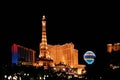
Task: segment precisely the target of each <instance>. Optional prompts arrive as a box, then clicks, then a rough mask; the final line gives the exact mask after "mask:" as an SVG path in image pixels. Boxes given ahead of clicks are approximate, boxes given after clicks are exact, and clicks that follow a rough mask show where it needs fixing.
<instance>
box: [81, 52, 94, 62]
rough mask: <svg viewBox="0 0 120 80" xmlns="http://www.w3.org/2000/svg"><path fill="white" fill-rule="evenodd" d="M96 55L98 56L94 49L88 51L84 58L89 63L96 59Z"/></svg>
mask: <svg viewBox="0 0 120 80" xmlns="http://www.w3.org/2000/svg"><path fill="white" fill-rule="evenodd" d="M95 57H96V55H95V54H94V53H93V52H92V51H87V52H86V53H85V54H84V56H83V58H84V60H85V62H86V63H87V64H93V63H94V61H95V60H94V58H95Z"/></svg>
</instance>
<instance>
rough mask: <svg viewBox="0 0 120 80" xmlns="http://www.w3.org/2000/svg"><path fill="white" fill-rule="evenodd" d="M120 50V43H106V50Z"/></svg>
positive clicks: (109, 51)
mask: <svg viewBox="0 0 120 80" xmlns="http://www.w3.org/2000/svg"><path fill="white" fill-rule="evenodd" d="M112 51H120V43H114V44H107V52H108V53H111V52H112Z"/></svg>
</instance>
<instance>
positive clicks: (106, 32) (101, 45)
mask: <svg viewBox="0 0 120 80" xmlns="http://www.w3.org/2000/svg"><path fill="white" fill-rule="evenodd" d="M23 6H24V8H22V7H21V8H20V7H19V6H16V7H17V8H18V9H17V10H16V8H14V7H12V6H10V7H9V8H7V9H6V12H5V13H7V12H9V11H10V13H9V14H8V15H4V17H3V20H2V22H3V23H2V24H4V25H3V29H1V32H0V33H1V34H2V35H1V38H0V39H1V43H0V44H1V50H2V53H3V54H4V55H3V56H4V57H5V58H4V61H5V64H6V63H7V61H8V62H10V60H11V45H12V44H13V43H17V44H19V45H22V46H25V47H28V48H32V49H33V50H36V54H37V55H39V43H40V42H41V27H42V26H41V18H42V16H43V15H45V16H46V19H47V40H48V44H52V45H55V44H65V43H69V42H72V43H73V44H74V45H75V48H76V49H78V53H79V63H84V64H85V62H84V60H83V54H84V53H85V52H86V51H88V50H90V51H93V52H94V53H95V54H96V60H95V64H96V63H97V64H99V65H102V64H103V61H104V59H105V58H106V54H105V52H106V51H107V49H106V45H107V44H108V43H116V42H120V38H119V34H120V31H119V29H118V26H119V22H118V20H117V19H118V18H119V16H118V14H119V12H118V11H117V10H116V9H114V8H112V7H110V8H107V7H106V6H105V7H100V6H97V5H95V6H96V7H94V6H87V5H86V7H85V5H84V6H80V7H77V6H76V7H70V5H69V6H68V7H65V5H64V8H59V7H58V6H57V5H56V8H57V9H56V8H54V7H50V8H48V7H46V8H43V7H42V8H39V7H40V6H39V5H38V6H34V7H32V8H31V7H30V5H28V6H29V8H28V7H25V5H23ZM3 14H4V12H3ZM2 63H4V62H2ZM99 65H98V66H99Z"/></svg>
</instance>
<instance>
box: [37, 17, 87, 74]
mask: <svg viewBox="0 0 120 80" xmlns="http://www.w3.org/2000/svg"><path fill="white" fill-rule="evenodd" d="M39 50H40V51H39V60H37V61H36V63H37V64H35V65H37V66H52V67H53V66H54V67H55V65H58V64H60V63H62V64H65V65H68V66H70V67H71V68H76V69H77V73H79V74H81V73H83V72H82V71H84V70H85V67H86V66H85V65H83V64H78V50H77V49H75V48H74V44H73V43H65V44H63V45H50V44H47V35H46V18H45V16H43V17H42V40H41V43H40V47H39Z"/></svg>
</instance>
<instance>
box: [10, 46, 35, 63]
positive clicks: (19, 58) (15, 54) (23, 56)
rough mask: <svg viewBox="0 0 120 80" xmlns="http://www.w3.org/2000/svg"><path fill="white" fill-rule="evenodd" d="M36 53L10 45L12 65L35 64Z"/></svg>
mask: <svg viewBox="0 0 120 80" xmlns="http://www.w3.org/2000/svg"><path fill="white" fill-rule="evenodd" d="M35 54H36V51H35V50H32V49H28V48H26V47H23V46H20V45H17V44H13V45H12V64H16V65H18V64H19V63H21V64H22V65H32V64H33V63H35Z"/></svg>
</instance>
